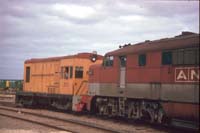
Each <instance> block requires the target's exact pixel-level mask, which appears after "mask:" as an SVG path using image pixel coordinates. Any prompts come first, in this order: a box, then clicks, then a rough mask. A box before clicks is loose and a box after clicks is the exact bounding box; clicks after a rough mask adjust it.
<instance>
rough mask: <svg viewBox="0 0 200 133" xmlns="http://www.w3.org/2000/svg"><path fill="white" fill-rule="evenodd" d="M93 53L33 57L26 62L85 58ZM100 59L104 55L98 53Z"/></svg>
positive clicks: (88, 57)
mask: <svg viewBox="0 0 200 133" xmlns="http://www.w3.org/2000/svg"><path fill="white" fill-rule="evenodd" d="M92 55H93V53H78V54H75V55H68V56H59V57H48V58H32V59H28V60H26V61H25V63H36V62H51V61H59V60H61V59H72V58H84V59H90V57H91V56H92ZM97 58H98V59H102V58H103V56H101V55H97Z"/></svg>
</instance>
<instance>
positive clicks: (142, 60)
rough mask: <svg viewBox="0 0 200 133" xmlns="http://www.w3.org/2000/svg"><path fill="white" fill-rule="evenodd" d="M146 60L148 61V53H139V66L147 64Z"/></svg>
mask: <svg viewBox="0 0 200 133" xmlns="http://www.w3.org/2000/svg"><path fill="white" fill-rule="evenodd" d="M146 62H147V55H146V54H139V55H138V66H146Z"/></svg>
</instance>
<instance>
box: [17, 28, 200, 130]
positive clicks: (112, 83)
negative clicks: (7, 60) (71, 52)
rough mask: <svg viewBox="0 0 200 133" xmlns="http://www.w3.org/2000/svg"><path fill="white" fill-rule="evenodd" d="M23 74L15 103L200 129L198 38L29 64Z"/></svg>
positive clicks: (184, 36) (185, 36) (180, 37)
mask: <svg viewBox="0 0 200 133" xmlns="http://www.w3.org/2000/svg"><path fill="white" fill-rule="evenodd" d="M24 68H25V70H24V81H25V82H24V88H23V91H22V92H18V93H17V95H16V102H17V103H21V104H24V105H25V104H31V105H36V104H43V105H47V104H48V105H52V106H55V107H58V108H63V109H70V110H73V111H78V112H81V111H88V112H92V113H95V114H98V115H104V116H109V117H115V116H116V117H124V118H128V119H133V120H138V119H144V120H147V121H150V122H153V123H155V122H156V123H169V122H174V123H176V122H184V123H187V124H189V125H190V126H195V127H199V69H200V68H199V34H196V33H191V32H182V34H180V35H177V36H175V37H172V38H164V39H159V40H154V41H149V40H146V41H144V42H141V43H137V44H134V45H133V44H126V45H124V46H120V48H119V49H117V50H114V51H111V52H108V53H106V54H105V56H104V57H102V56H100V55H97V54H89V53H87V54H78V55H75V56H69V57H68V56H67V57H57V58H49V59H31V60H27V61H25V66H24ZM66 72H67V73H69V74H67V75H68V76H67V78H66ZM84 88H85V89H84Z"/></svg>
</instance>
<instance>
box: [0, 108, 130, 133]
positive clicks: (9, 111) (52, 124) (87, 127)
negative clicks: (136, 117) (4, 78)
mask: <svg viewBox="0 0 200 133" xmlns="http://www.w3.org/2000/svg"><path fill="white" fill-rule="evenodd" d="M16 114H17V115H16ZM0 115H1V116H5V117H10V118H14V119H19V120H22V121H26V122H31V123H34V124H39V125H42V126H46V127H49V128H53V129H56V130H61V131H67V132H73V133H78V132H90V131H91V132H112V133H126V132H127V133H128V132H131V131H125V130H116V129H112V128H106V127H105V126H103V125H97V124H94V123H89V122H84V121H77V120H73V119H61V118H57V117H53V116H49V115H43V114H40V113H33V112H30V111H22V110H20V109H15V108H11V107H3V106H0ZM60 125H62V126H60ZM69 125H70V128H69ZM77 126H78V130H77ZM73 127H74V128H73Z"/></svg>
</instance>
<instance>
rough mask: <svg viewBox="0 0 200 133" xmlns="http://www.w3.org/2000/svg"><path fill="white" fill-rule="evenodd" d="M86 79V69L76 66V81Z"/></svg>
mask: <svg viewBox="0 0 200 133" xmlns="http://www.w3.org/2000/svg"><path fill="white" fill-rule="evenodd" d="M83 77H84V67H83V66H76V67H75V79H82V78H83Z"/></svg>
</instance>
